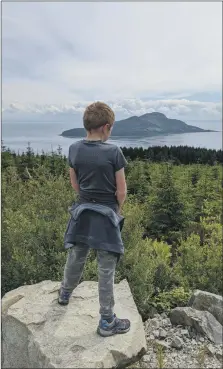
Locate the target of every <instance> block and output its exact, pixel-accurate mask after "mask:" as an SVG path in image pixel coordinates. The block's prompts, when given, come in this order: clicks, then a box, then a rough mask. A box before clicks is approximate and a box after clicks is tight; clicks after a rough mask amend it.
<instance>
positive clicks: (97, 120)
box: [83, 101, 115, 131]
mask: <svg viewBox="0 0 223 369" xmlns="http://www.w3.org/2000/svg"><path fill="white" fill-rule="evenodd" d="M83 121H84V128H85V129H86V130H87V131H91V130H92V129H97V128H100V127H102V126H104V125H105V124H109V125H110V127H112V125H113V124H114V121H115V114H114V112H113V110H112V109H111V108H110V107H109V106H108V105H107V104H105V103H103V102H100V101H97V102H95V103H93V104H91V105H89V106H88V107H87V108H86V110H85V112H84V117H83Z"/></svg>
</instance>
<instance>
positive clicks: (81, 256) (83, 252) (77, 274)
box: [58, 244, 89, 305]
mask: <svg viewBox="0 0 223 369" xmlns="http://www.w3.org/2000/svg"><path fill="white" fill-rule="evenodd" d="M88 253H89V248H88V246H86V245H84V244H78V245H75V246H73V247H71V248H70V250H69V252H68V256H67V261H66V265H65V268H64V278H63V281H62V283H61V288H60V292H59V300H58V302H59V303H60V304H63V305H64V304H65V305H66V304H68V302H69V297H70V295H71V293H72V291H73V290H74V289H75V288H76V287H77V286H78V284H79V282H80V279H81V276H82V273H83V270H84V265H85V262H86V259H87V255H88Z"/></svg>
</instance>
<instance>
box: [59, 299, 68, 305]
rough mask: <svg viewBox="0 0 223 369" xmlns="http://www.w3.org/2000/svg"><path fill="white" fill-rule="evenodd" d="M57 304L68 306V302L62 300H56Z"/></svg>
mask: <svg viewBox="0 0 223 369" xmlns="http://www.w3.org/2000/svg"><path fill="white" fill-rule="evenodd" d="M58 304H60V305H68V304H69V301H67V302H65V301H63V300H60V299H58Z"/></svg>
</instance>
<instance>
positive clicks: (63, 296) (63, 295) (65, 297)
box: [58, 287, 71, 305]
mask: <svg viewBox="0 0 223 369" xmlns="http://www.w3.org/2000/svg"><path fill="white" fill-rule="evenodd" d="M70 296H71V292H66V291H64V290H63V288H62V287H61V288H60V289H59V298H58V303H59V304H60V305H67V304H69V299H70Z"/></svg>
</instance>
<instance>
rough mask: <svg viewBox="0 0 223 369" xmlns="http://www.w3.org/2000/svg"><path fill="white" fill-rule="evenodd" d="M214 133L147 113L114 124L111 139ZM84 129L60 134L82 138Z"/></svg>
mask: <svg viewBox="0 0 223 369" xmlns="http://www.w3.org/2000/svg"><path fill="white" fill-rule="evenodd" d="M193 132H194V133H195V132H214V131H213V130H205V129H202V128H199V127H195V126H191V125H189V124H186V123H184V122H183V121H181V120H178V119H169V118H167V117H166V116H165V115H164V114H162V113H156V112H155V113H148V114H144V115H141V116H140V117H137V116H133V117H130V118H127V119H123V120H120V121H118V122H115V125H114V128H113V131H112V137H116V138H119V137H120V138H123V137H125V138H130V137H131V138H133V137H134V138H142V137H143V138H144V137H152V136H157V135H168V134H176V133H178V134H179V133H193ZM85 134H86V133H85V130H84V128H73V129H69V130H67V131H64V132H62V134H61V136H64V137H84V136H85Z"/></svg>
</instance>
